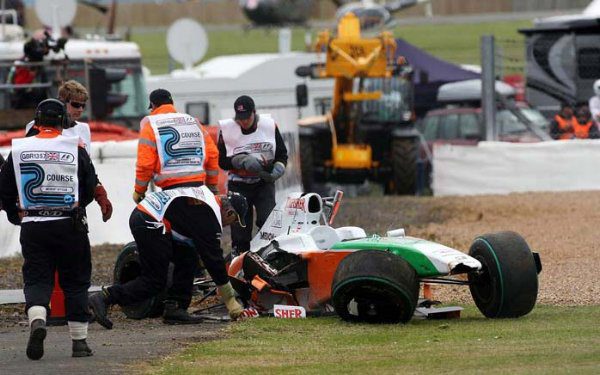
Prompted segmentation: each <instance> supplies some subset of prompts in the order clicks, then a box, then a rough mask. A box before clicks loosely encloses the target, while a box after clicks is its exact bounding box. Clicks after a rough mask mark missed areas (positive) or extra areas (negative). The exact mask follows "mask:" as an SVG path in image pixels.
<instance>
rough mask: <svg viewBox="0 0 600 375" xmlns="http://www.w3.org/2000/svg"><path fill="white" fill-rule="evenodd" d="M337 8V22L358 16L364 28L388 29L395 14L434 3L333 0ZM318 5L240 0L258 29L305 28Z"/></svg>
mask: <svg viewBox="0 0 600 375" xmlns="http://www.w3.org/2000/svg"><path fill="white" fill-rule="evenodd" d="M331 1H332V2H333V3H334V4H335V5H336V6H337V7H338V10H337V12H336V19H337V20H339V19H341V18H342V17H343V16H344V15H345V14H347V13H350V12H352V13H354V14H355V15H356V16H357V17H358V18H359V20H360V22H361V28H362V29H363V30H364V29H368V28H373V27H377V26H384V25H387V24H389V23H390V22H391V21H392V18H393V17H392V14H393V13H395V12H398V11H400V10H403V9H407V8H410V7H412V6H415V5H417V4H420V3H426V2H430V1H431V0H395V1H375V0H362V1H348V0H331ZM314 6H316V1H314V0H240V7H241V8H242V11H243V12H244V14H245V15H246V17H247V18H248V19H249V20H250V21H251V22H252V24H253V25H254V26H264V27H269V26H285V25H305V24H306V23H307V21H308V19H309V17H310V15H311V10H312V9H313V8H314Z"/></svg>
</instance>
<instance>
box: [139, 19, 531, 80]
mask: <svg viewBox="0 0 600 375" xmlns="http://www.w3.org/2000/svg"><path fill="white" fill-rule="evenodd" d="M528 26H531V22H529V21H510V22H508V21H503V22H493V23H480V24H456V25H455V24H443V25H429V24H426V25H410V26H398V27H396V28H395V29H394V35H395V36H396V37H398V38H404V39H406V40H407V41H408V42H410V43H412V44H414V45H416V46H418V47H420V48H423V49H424V50H425V51H427V52H429V53H431V54H433V55H435V56H437V57H440V58H442V59H446V60H448V61H452V62H455V63H463V64H479V54H480V52H479V40H480V37H481V35H483V34H494V35H495V36H496V38H497V39H498V41H499V45H505V52H506V53H507V54H510V55H511V56H515V55H517V56H523V54H524V49H523V48H524V47H523V44H522V41H523V37H522V36H521V35H520V34H518V33H517V29H519V28H523V27H528ZM304 33H305V31H304V29H301V28H296V29H293V34H292V35H293V39H292V49H293V50H295V51H302V50H304ZM316 33H317V31H316V30H315V31H312V39H313V41H314V39H315V36H316ZM208 38H209V47H208V51H207V53H206V56H205V58H204V59H205V60H206V59H210V58H211V57H215V56H220V55H231V54H242V53H259V52H276V51H277V31H276V30H256V29H254V30H244V29H242V28H241V27H240V28H239V29H233V30H213V31H208ZM132 40H133V41H134V42H136V43H138V44H139V45H140V48H141V50H142V56H143V61H144V64H145V65H146V66H148V67H149V68H150V70H151V71H152V73H153V74H161V73H165V72H167V70H168V67H169V62H168V52H167V47H166V42H165V41H166V33H165V32H144V33H134V34H133V35H132ZM505 40H516V41H517V43H508V44H502V43H501V42H503V41H505Z"/></svg>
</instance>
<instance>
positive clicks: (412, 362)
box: [145, 306, 600, 374]
mask: <svg viewBox="0 0 600 375" xmlns="http://www.w3.org/2000/svg"><path fill="white" fill-rule="evenodd" d="M462 315H463V316H462V318H461V319H458V320H443V321H440V320H438V321H436V320H413V321H411V322H410V323H409V324H407V325H360V324H349V323H345V322H342V321H341V320H339V319H338V318H336V317H329V318H308V319H304V320H280V319H275V318H262V319H254V320H251V321H246V322H242V323H236V324H232V325H230V326H228V327H227V329H226V331H227V337H226V338H225V339H222V340H217V341H210V342H206V343H200V344H194V345H193V346H191V347H190V348H188V349H186V350H185V351H184V352H183V353H181V354H179V355H177V356H175V357H173V358H169V359H167V360H163V361H162V362H159V363H155V364H153V365H152V366H151V367H149V368H146V369H145V370H147V371H148V372H150V373H158V374H227V373H232V374H233V373H235V374H266V373H286V374H290V373H292V374H294V373H302V374H323V373H328V374H329V373H344V374H365V373H370V374H374V373H376V374H392V373H394V374H401V373H473V372H480V373H486V374H489V373H491V374H499V373H519V374H521V373H526V374H530V373H534V374H549V373H550V374H552V373H567V372H569V373H577V374H593V373H595V374H597V373H600V325H599V324H598V322H599V321H600V307H598V306H591V307H570V308H569V307H550V306H539V307H537V308H536V309H535V310H534V311H533V312H532V313H531V314H529V315H528V316H525V317H523V318H520V319H502V320H491V319H485V318H483V317H482V316H481V314H480V313H479V312H478V311H477V309H476V308H475V307H467V309H466V310H465V311H463V314H462Z"/></svg>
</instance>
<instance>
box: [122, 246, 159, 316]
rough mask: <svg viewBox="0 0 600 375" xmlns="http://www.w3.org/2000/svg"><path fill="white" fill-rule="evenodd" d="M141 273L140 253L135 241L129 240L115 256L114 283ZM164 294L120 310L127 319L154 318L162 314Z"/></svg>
mask: <svg viewBox="0 0 600 375" xmlns="http://www.w3.org/2000/svg"><path fill="white" fill-rule="evenodd" d="M140 273H141V265H140V254H139V252H138V250H137V245H136V243H135V242H130V243H128V244H127V245H125V247H124V248H123V250H121V253H120V254H119V256H118V257H117V262H116V263H115V269H114V273H113V282H114V283H115V284H124V283H126V282H127V281H130V280H133V279H135V278H136V277H138V276H139V275H140ZM164 297H165V295H158V296H156V297H152V298H150V299H147V300H145V301H142V302H138V303H136V304H133V305H127V306H121V310H122V311H123V313H124V314H125V316H127V317H128V318H129V319H144V318H156V317H159V316H161V315H162V313H163V310H164V307H165V306H164V303H163V300H164Z"/></svg>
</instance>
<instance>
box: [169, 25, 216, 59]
mask: <svg viewBox="0 0 600 375" xmlns="http://www.w3.org/2000/svg"><path fill="white" fill-rule="evenodd" d="M167 49H168V50H169V55H171V57H172V58H173V59H174V60H175V61H177V62H179V63H181V64H183V66H184V68H185V69H186V70H191V69H192V66H194V63H196V62H198V61H200V60H202V58H203V57H204V55H205V54H206V50H207V49H208V37H207V36H206V31H204V28H203V27H202V25H200V24H199V23H198V22H196V21H195V20H193V19H191V18H182V19H179V20H177V21H175V22H174V23H173V24H172V25H171V26H170V27H169V30H168V31H167Z"/></svg>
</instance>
